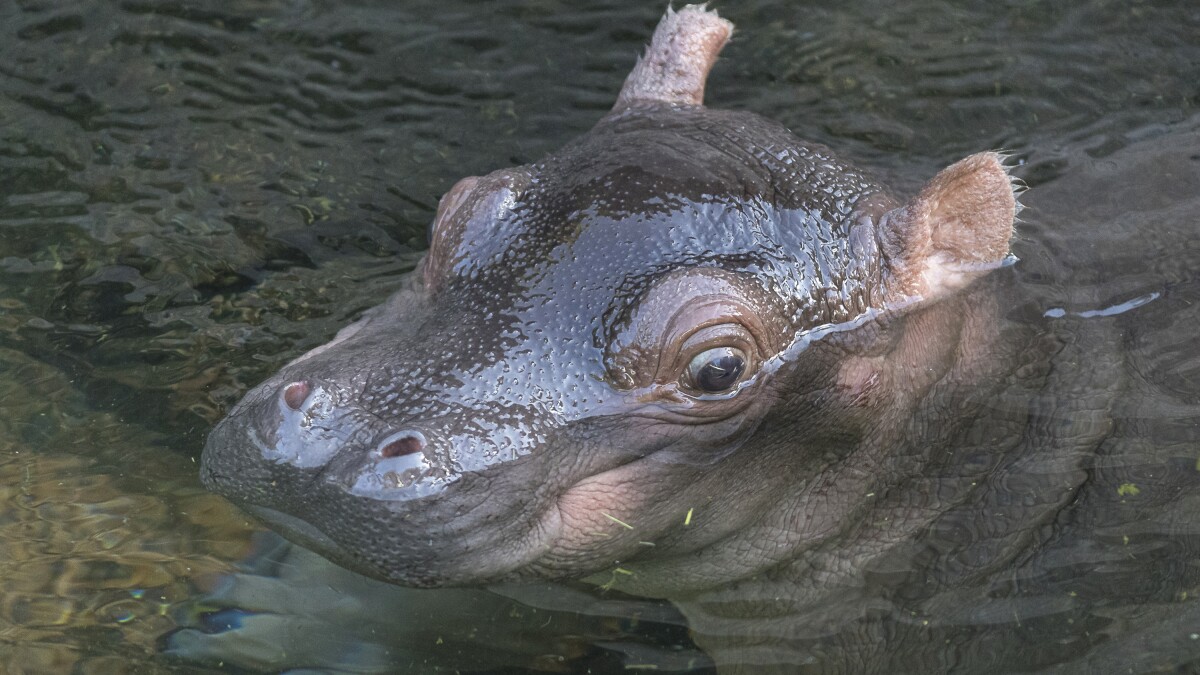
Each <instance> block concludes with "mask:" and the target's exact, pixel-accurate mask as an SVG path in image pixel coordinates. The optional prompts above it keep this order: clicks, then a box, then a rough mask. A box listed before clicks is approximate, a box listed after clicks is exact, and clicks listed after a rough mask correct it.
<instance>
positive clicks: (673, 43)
mask: <svg viewBox="0 0 1200 675" xmlns="http://www.w3.org/2000/svg"><path fill="white" fill-rule="evenodd" d="M732 34H733V24H732V23H730V22H728V21H726V20H725V19H722V18H721V17H719V16H717V13H716V12H715V11H711V12H710V11H708V10H707V9H705V8H704V6H703V5H688V6H687V7H684V8H683V9H681V10H679V11H678V12H676V11H674V10H672V9H671V8H670V7H667V13H666V14H665V15H663V18H662V19H660V20H659V22H658V27H657V28H655V29H654V37H653V38H651V40H650V46H649V47H647V48H646V55H645V56H643V57H642V58H639V59H638V62H637V65H636V66H634V67H633V70H632V71H631V72H630V73H629V77H627V78H625V86H624V87H622V88H621V95H620V96H618V97H617V103H616V105H614V106H613V109H612V111H613V112H614V113H617V112H621V111H622V110H625V109H627V108H632V107H635V106H638V105H654V104H667V105H703V103H704V83H705V82H706V81H707V80H708V71H710V70H712V67H713V64H714V63H716V61H717V54H718V53H719V52H720V51H721V49H722V48H723V47H724V46H725V43H727V42H729V36H730V35H732Z"/></svg>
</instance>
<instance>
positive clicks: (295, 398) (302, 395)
mask: <svg viewBox="0 0 1200 675" xmlns="http://www.w3.org/2000/svg"><path fill="white" fill-rule="evenodd" d="M310 391H312V387H311V386H309V384H308V383H307V382H305V381H303V380H301V381H299V382H293V383H291V384H289V385H288V386H286V387H284V388H283V402H284V403H286V404H287V407H289V408H291V409H292V410H299V409H300V406H302V405H304V401H305V400H307V399H308V394H309V392H310Z"/></svg>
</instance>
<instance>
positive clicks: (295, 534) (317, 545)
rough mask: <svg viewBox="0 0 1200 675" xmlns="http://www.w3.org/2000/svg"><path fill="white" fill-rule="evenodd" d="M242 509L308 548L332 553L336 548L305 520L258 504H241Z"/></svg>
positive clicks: (332, 541)
mask: <svg viewBox="0 0 1200 675" xmlns="http://www.w3.org/2000/svg"><path fill="white" fill-rule="evenodd" d="M242 508H244V509H246V510H247V511H249V512H250V513H251V514H253V515H254V517H255V518H258V519H259V520H261V521H263V522H264V523H266V524H268V525H270V527H271V529H274V530H279V531H281V532H282V533H283V534H284V535H285V536H287V537H288V538H289V539H299V540H300V541H304V542H307V543H306V546H307V547H308V548H311V549H314V550H320V551H334V550H337V548H338V547H337V542H335V541H334V540H333V539H331V538H330V537H329V535H327V534H325V533H324V532H322V531H321V530H320V528H318V527H317V526H316V525H313V524H312V523H310V522H308V521H307V520H304V519H302V518H297V517H296V516H293V515H290V514H287V513H284V512H283V511H277V510H275V509H273V508H270V507H268V506H260V505H258V504H243V505H242Z"/></svg>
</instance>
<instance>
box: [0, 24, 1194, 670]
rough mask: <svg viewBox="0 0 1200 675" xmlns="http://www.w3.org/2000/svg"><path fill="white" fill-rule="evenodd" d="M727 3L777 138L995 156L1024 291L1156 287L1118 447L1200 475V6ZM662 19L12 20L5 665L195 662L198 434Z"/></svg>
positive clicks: (712, 94)
mask: <svg viewBox="0 0 1200 675" xmlns="http://www.w3.org/2000/svg"><path fill="white" fill-rule="evenodd" d="M726 4H728V5H729V6H724V5H722V6H719V7H718V8H719V9H720V10H721V11H722V13H723V14H724V15H726V16H728V17H729V18H731V19H732V20H733V21H734V22H735V23H736V24H737V27H738V31H737V33H736V35H735V39H734V42H733V43H732V44H731V45H730V46H729V47H728V48H727V49H726V51H725V53H724V56H723V59H722V61H721V62H720V63H719V64H718V66H717V68H716V70H715V72H714V74H713V77H712V79H711V80H710V83H709V89H708V91H709V96H708V102H709V105H712V106H721V107H730V108H739V109H747V110H753V111H755V112H758V113H761V114H764V115H766V116H768V117H772V118H775V119H779V120H781V121H782V122H784V123H785V124H787V125H788V126H789V127H790V128H791V129H792V130H793V131H795V132H796V133H797V134H798V135H799V136H801V137H804V138H808V139H812V140H816V141H819V142H823V143H826V144H828V145H830V146H832V147H833V148H835V149H836V150H838V151H839V152H840V153H841V154H843V155H844V156H847V157H850V158H853V159H855V160H857V161H858V162H860V163H861V164H863V165H866V166H870V167H872V168H874V169H876V170H877V171H878V172H879V173H880V174H882V175H883V176H884V177H885V178H886V179H887V180H889V181H890V182H891V183H892V184H893V185H894V186H895V187H897V189H898V190H900V191H904V190H911V189H912V188H913V187H914V186H917V185H919V184H920V183H921V182H923V181H924V180H925V179H926V178H928V177H929V176H930V175H932V174H933V173H934V172H935V171H936V170H937V169H938V168H940V167H941V166H944V165H946V164H949V163H950V162H952V161H954V160H955V159H957V158H959V157H961V156H963V155H965V154H968V153H969V152H973V151H976V150H980V149H987V148H1002V149H1005V150H1007V151H1008V152H1010V153H1012V155H1013V157H1014V161H1016V162H1018V163H1020V164H1021V165H1022V166H1021V168H1020V169H1019V170H1018V173H1019V174H1020V175H1021V177H1022V178H1024V180H1025V181H1026V182H1027V183H1028V184H1029V186H1030V187H1031V188H1032V191H1031V192H1030V193H1029V196H1028V199H1027V201H1029V203H1030V204H1031V205H1033V206H1034V207H1039V208H1034V209H1030V210H1029V211H1026V212H1025V213H1024V214H1023V217H1024V218H1025V220H1026V223H1025V224H1024V225H1023V226H1022V227H1021V228H1020V236H1021V240H1020V241H1019V242H1018V244H1017V252H1018V254H1019V255H1020V256H1021V257H1022V258H1023V259H1025V261H1026V262H1025V263H1024V264H1025V268H1024V269H1025V271H1024V272H1022V273H1023V274H1025V275H1026V276H1025V279H1026V280H1027V283H1029V284H1032V285H1039V284H1040V285H1042V286H1045V287H1047V288H1048V289H1049V290H1048V291H1047V295H1046V296H1045V297H1054V298H1057V299H1059V300H1061V303H1062V304H1061V307H1063V308H1065V310H1066V311H1072V312H1079V311H1094V310H1099V309H1103V308H1106V307H1111V306H1113V305H1114V304H1117V303H1121V302H1126V301H1128V300H1130V299H1133V298H1137V297H1142V296H1145V295H1146V294H1151V293H1155V292H1157V293H1159V294H1160V295H1159V296H1157V298H1156V299H1155V300H1154V301H1152V302H1150V303H1149V304H1147V305H1145V306H1144V307H1140V308H1133V309H1130V311H1129V313H1128V316H1127V317H1126V318H1125V319H1123V320H1124V321H1125V322H1126V323H1124V324H1121V328H1120V330H1121V331H1123V333H1122V334H1123V335H1124V344H1125V347H1126V349H1127V350H1128V354H1129V356H1128V361H1129V364H1130V365H1129V366H1128V368H1127V370H1129V371H1130V372H1132V373H1134V374H1135V377H1136V378H1137V382H1139V383H1141V384H1139V385H1138V386H1135V387H1134V388H1133V390H1134V391H1139V392H1141V394H1139V396H1141V398H1139V399H1138V400H1137V401H1126V403H1127V407H1126V409H1124V410H1123V412H1122V417H1121V425H1120V426H1119V429H1118V433H1117V434H1116V436H1117V437H1120V438H1125V439H1127V440H1128V441H1129V442H1130V443H1132V444H1134V445H1136V446H1137V447H1142V448H1146V453H1147V456H1158V455H1162V456H1170V457H1172V458H1175V459H1178V461H1176V462H1175V463H1174V464H1172V466H1185V465H1184V464H1181V462H1187V461H1193V460H1195V459H1196V457H1200V451H1197V447H1200V446H1198V445H1197V439H1200V432H1198V431H1197V428H1198V427H1200V407H1198V406H1200V384H1198V382H1200V380H1198V379H1197V377H1196V376H1197V375H1198V374H1200V356H1198V354H1200V350H1198V349H1197V348H1196V347H1195V346H1193V345H1191V342H1192V341H1193V338H1194V335H1195V333H1196V326H1197V322H1196V313H1195V311H1192V310H1191V307H1192V306H1193V302H1194V301H1195V300H1200V290H1198V289H1197V287H1196V282H1195V280H1194V278H1193V277H1194V275H1195V270H1197V269H1200V249H1198V248H1197V246H1196V244H1195V242H1194V237H1193V236H1192V235H1194V233H1195V232H1196V230H1197V222H1198V221H1197V220H1196V219H1195V218H1193V217H1192V216H1191V214H1192V213H1195V208H1197V207H1200V195H1197V194H1196V192H1195V190H1194V186H1195V185H1197V182H1196V180H1195V175H1196V172H1197V163H1196V161H1195V160H1196V158H1197V157H1200V140H1198V138H1197V129H1198V128H1200V38H1198V37H1197V36H1200V6H1198V5H1196V4H1194V3H1187V2H1117V1H1112V2H1108V1H1102V0H1097V1H1094V2H1089V3H1082V2H1080V3H1062V2H1048V1H1042V2H1038V1H1034V0H1028V1H1026V0H1022V1H1012V2H971V3H952V2H929V1H923V2H919V3H906V4H903V5H902V6H897V3H891V2H869V1H861V2H858V1H850V2H826V3H795V2H738V3H736V4H734V3H726ZM661 11H662V5H661V3H646V2H642V1H641V0H629V1H626V2H589V3H566V2H556V1H552V0H528V1H525V2H489V3H469V2H456V1H454V0H441V1H439V2H425V1H410V2H403V3H398V2H384V1H382V0H379V1H374V2H371V1H358V2H341V3H334V2H322V1H319V0H236V1H226V0H222V1H217V0H213V1H211V2H154V1H152V0H146V1H144V0H128V1H125V2H117V1H115V0H114V1H112V2H100V1H87V2H65V1H63V2H53V1H48V0H46V1H42V0H15V2H13V3H9V4H4V5H0V495H2V498H0V670H4V671H5V672H11V673H21V672H30V673H40V672H68V671H71V670H74V672H81V673H101V672H105V673H107V672H159V671H168V670H172V669H178V668H182V667H184V666H180V665H179V664H178V663H175V662H169V661H167V660H164V659H163V657H161V656H160V655H158V653H157V649H158V645H159V641H160V638H161V636H162V635H163V634H165V633H167V632H168V631H170V630H171V629H172V628H174V627H175V625H176V622H177V620H179V619H180V617H181V616H186V615H188V611H186V610H187V607H188V606H187V604H186V601H187V600H188V599H189V598H193V597H195V596H196V595H197V594H198V593H199V592H200V591H201V590H203V589H209V588H211V587H212V584H213V583H214V582H213V581H212V580H213V579H216V578H219V575H220V574H221V573H222V572H229V571H231V570H232V569H233V565H235V564H236V563H237V562H238V561H240V560H242V559H243V558H244V557H245V556H246V555H247V554H249V553H250V552H251V551H252V549H253V546H254V543H253V540H252V538H251V536H252V534H253V533H254V532H255V530H256V529H257V528H256V526H254V525H252V524H250V523H248V522H247V521H246V519H244V518H243V517H242V516H241V515H239V514H238V513H237V512H236V511H235V510H234V509H232V508H231V507H229V506H228V505H226V504H225V503H224V502H223V501H222V500H220V499H218V498H215V497H212V496H209V495H207V494H206V493H205V492H204V491H203V490H202V489H201V488H200V486H199V482H198V480H197V477H196V458H197V457H198V455H199V452H200V449H201V446H202V444H203V440H204V437H205V434H206V433H207V430H208V429H209V428H210V427H211V426H212V425H213V423H214V422H215V421H216V420H217V419H219V418H220V416H221V415H222V412H223V411H224V410H225V409H226V408H228V407H229V406H230V405H231V404H232V403H233V402H234V401H236V400H237V399H238V398H239V396H240V395H241V394H242V393H243V392H245V390H246V389H247V388H248V387H250V386H251V385H253V384H254V383H256V382H257V381H259V380H261V379H262V378H264V377H265V376H267V375H268V374H269V373H271V372H273V371H274V370H276V369H277V368H278V367H279V366H281V365H282V364H283V363H285V362H286V361H288V360H289V359H291V358H292V357H294V356H296V355H297V354H299V353H301V352H303V351H305V350H307V349H309V348H311V347H313V346H315V345H317V344H319V343H322V342H324V341H325V340H327V339H328V338H329V337H330V336H331V335H332V334H333V333H334V332H335V331H336V329H337V328H338V327H340V326H342V325H344V324H346V323H348V322H349V321H350V320H351V319H353V318H354V317H355V316H356V315H357V314H358V313H359V312H361V311H362V310H363V309H365V308H367V307H370V306H372V305H374V304H377V303H378V302H379V301H381V300H382V299H383V298H384V297H385V296H386V295H387V294H388V293H389V291H390V290H391V289H393V288H394V287H395V286H396V285H397V283H398V281H399V279H400V277H401V275H402V274H403V273H404V272H405V271H407V270H409V269H411V267H412V265H413V263H414V262H415V260H416V257H415V256H416V254H417V253H419V252H420V251H421V250H422V249H423V248H424V246H425V228H426V224H427V223H428V221H429V220H430V219H431V217H432V215H433V211H434V208H435V206H436V203H437V199H438V197H439V196H440V195H441V193H442V192H443V191H444V190H446V189H447V188H448V187H449V186H450V185H451V184H452V183H453V181H454V180H456V179H457V178H459V177H461V176H464V175H468V174H482V173H486V172H488V171H490V170H492V169H494V168H497V167H501V166H508V165H512V164H519V163H525V162H529V161H532V160H534V159H536V158H538V157H539V156H541V155H543V154H544V153H546V152H549V151H551V150H552V149H554V148H556V147H558V146H559V145H561V144H562V143H563V142H564V141H566V140H567V139H569V138H571V137H573V136H575V135H577V134H579V133H582V132H584V131H586V130H587V129H588V128H589V127H590V126H591V125H592V124H593V123H594V122H595V121H596V120H597V119H598V118H599V117H600V116H601V115H602V114H603V113H604V112H605V111H606V110H607V109H608V108H609V107H610V106H611V104H612V101H613V99H614V97H615V95H616V92H617V91H618V89H619V88H620V84H621V82H622V81H623V79H624V76H625V74H626V72H627V71H628V69H629V67H630V66H631V65H632V63H633V59H634V57H635V55H636V54H637V53H638V52H639V50H640V48H641V46H642V45H643V44H644V43H645V42H646V40H647V39H648V36H649V35H650V33H651V31H652V29H653V26H654V24H655V22H656V20H657V18H658V16H659V15H660V14H661ZM1160 157H1168V159H1166V160H1162V161H1159V158H1160ZM1189 162H1191V163H1190V164H1189ZM1133 164H1136V166H1137V169H1136V170H1134V169H1130V168H1129V167H1130V166H1132V165H1133ZM1189 172H1191V173H1189ZM1039 191H1042V192H1043V194H1047V195H1053V197H1052V198H1044V200H1043V201H1040V202H1039V201H1038V199H1039V198H1038V196H1037V195H1038V193H1039ZM1072 303H1074V304H1072ZM1056 306H1057V305H1056ZM1047 309H1053V307H1047ZM1134 312H1137V314H1136V315H1135V314H1134ZM1155 453H1158V454H1157V455H1156V454H1155ZM1189 453H1191V454H1189ZM1189 458H1191V459H1189ZM1195 466H1196V469H1197V470H1200V463H1197V464H1196V465H1195ZM1187 468H1190V465H1186V466H1185V470H1186V469H1187ZM1130 482H1135V481H1132V480H1131V481H1130ZM1187 503H1189V504H1193V505H1194V504H1195V503H1196V502H1195V500H1192V501H1190V502H1187ZM1184 513H1185V516H1184V522H1183V523H1182V525H1180V524H1179V522H1176V525H1179V527H1182V528H1183V529H1184V530H1186V529H1187V528H1188V527H1191V528H1192V530H1191V531H1192V532H1193V534H1195V532H1196V530H1197V529H1200V528H1197V526H1196V524H1195V522H1194V521H1192V522H1188V521H1187V518H1186V512H1184ZM1197 517H1198V518H1200V516H1197ZM1189 550H1192V551H1194V549H1189ZM1188 555H1191V554H1190V553H1189V554H1188ZM1180 564H1181V565H1183V566H1191V567H1193V568H1194V567H1195V566H1196V565H1197V564H1198V562H1197V560H1196V559H1194V558H1191V557H1189V558H1187V559H1184V560H1181V561H1180ZM1164 583H1168V584H1169V583H1171V582H1170V581H1169V580H1167V581H1165V582H1164ZM1189 594H1190V596H1189ZM1196 595H1197V592H1196V590H1195V589H1190V588H1185V587H1178V588H1176V587H1169V588H1166V589H1165V591H1164V597H1177V598H1179V601H1180V602H1181V603H1183V602H1187V601H1188V598H1189V597H1190V598H1192V599H1193V600H1194V598H1195V597H1196ZM1147 611H1148V612H1150V611H1151V610H1147ZM1153 611H1155V612H1158V611H1160V610H1159V609H1157V608H1155V609H1154V610H1153ZM614 613H615V614H617V615H620V614H621V613H620V612H619V611H615V610H614ZM1196 615H1197V611H1196V609H1195V607H1194V606H1189V608H1188V609H1187V611H1186V613H1185V614H1183V615H1181V616H1184V618H1183V619H1180V620H1181V621H1182V620H1190V621H1195V620H1196V619H1195V617H1196ZM1187 617H1190V618H1187ZM1121 620H1122V621H1126V622H1134V623H1136V622H1135V621H1134V619H1130V618H1129V617H1122V618H1121ZM664 621H669V617H668V618H664ZM599 624H603V621H600V622H598V625H599ZM1154 625H1172V624H1170V623H1169V621H1168V623H1167V624H1154ZM600 628H603V626H602V625H600ZM610 628H611V630H612V634H613V635H618V634H624V633H626V632H630V627H629V626H628V625H622V626H615V627H613V626H610ZM593 629H595V627H593ZM593 629H589V630H593ZM1194 629H1195V630H1196V631H1200V624H1198V625H1195V626H1194ZM1106 630H1107V631H1108V633H1109V634H1116V633H1120V632H1121V631H1118V630H1117V629H1114V628H1112V627H1109V628H1107V629H1106ZM1130 630H1132V629H1130ZM1189 630H1191V629H1189ZM584 632H586V631H584ZM677 632H678V633H679V635H680V636H682V632H681V631H677ZM1125 632H1129V631H1125ZM644 639H649V638H644ZM1100 642H1103V641H1102V640H1101V641H1100ZM1144 644H1147V645H1153V641H1152V640H1151V641H1147V642H1145V643H1144ZM572 649H574V652H571V650H570V649H567V650H565V651H564V653H568V652H571V653H576V654H578V653H585V652H587V651H588V648H587V646H586V644H585V645H584V646H578V645H577V646H576V647H575V648H572ZM1197 649H1198V650H1200V645H1198V646H1197ZM1147 650H1148V654H1150V655H1152V654H1153V652H1154V648H1153V647H1152V646H1151V647H1147ZM531 651H534V652H536V649H534V650H531ZM1173 653H1174V654H1178V653H1179V650H1175V651H1174V652H1173ZM542 656H543V657H544V656H545V655H542ZM581 658H582V660H581V661H579V662H577V663H576V664H575V665H574V666H573V665H572V663H571V662H570V661H568V662H567V663H566V664H565V665H564V664H562V663H560V662H558V661H549V660H547V659H545V658H542V659H541V660H538V658H537V657H536V656H531V657H530V662H529V664H525V665H529V666H530V667H533V666H538V667H545V668H568V669H569V668H572V667H577V668H586V667H587V664H588V663H589V662H588V661H587V657H581ZM629 662H630V661H629V660H628V659H627V660H626V663H629ZM579 663H582V664H584V665H578V664H579ZM1148 663H1149V662H1148ZM1196 663H1197V662H1196V661H1192V662H1191V664H1192V665H1191V667H1193V668H1194V667H1196ZM590 664H591V665H592V666H593V667H594V668H596V669H603V668H606V667H611V668H614V669H618V670H619V669H620V661H619V660H618V659H608V660H605V659H603V658H599V657H595V656H594V655H593V656H592V657H591V661H590ZM683 665H684V666H686V663H684V664H683ZM1152 665H1154V666H1155V667H1164V668H1167V669H1170V668H1175V667H1183V668H1186V667H1187V666H1180V665H1179V664H1178V663H1157V662H1155V663H1153V664H1152ZM681 667H682V666H681ZM1148 668H1149V666H1148ZM597 672H600V671H599V670H597ZM1188 672H1190V671H1188Z"/></svg>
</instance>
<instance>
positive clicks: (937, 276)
mask: <svg viewBox="0 0 1200 675" xmlns="http://www.w3.org/2000/svg"><path fill="white" fill-rule="evenodd" d="M1000 160H1001V157H1000V155H998V154H996V153H994V152H982V153H979V154H976V155H971V156H970V157H967V158H966V159H963V160H960V161H958V162H956V163H954V164H951V165H950V166H948V167H946V168H945V169H943V170H942V171H941V172H939V173H938V175H936V176H934V177H933V180H931V181H929V183H927V184H926V185H925V187H924V188H923V189H922V190H921V192H920V193H919V194H918V195H917V196H916V197H914V198H913V199H912V200H910V201H909V202H908V204H906V205H904V206H902V207H900V208H898V209H895V210H892V211H889V212H888V213H886V214H885V215H884V216H883V219H882V220H881V222H880V229H879V235H880V237H879V238H880V243H881V245H882V247H883V250H884V253H885V254H886V256H887V259H888V266H889V267H890V272H891V277H892V282H893V284H894V287H895V288H896V289H897V290H898V291H899V292H900V293H902V294H904V295H916V296H920V297H925V298H930V297H936V296H938V295H941V294H943V293H946V292H949V291H953V290H956V289H958V288H961V287H962V286H965V285H966V284H967V283H968V282H970V281H971V280H972V279H974V278H976V277H978V276H979V275H981V274H983V273H984V272H986V271H988V270H990V269H993V268H995V267H998V266H1000V265H1001V264H1003V263H1004V261H1005V260H1006V259H1007V257H1008V252H1009V240H1010V239H1011V238H1012V232H1013V219H1014V218H1015V217H1016V214H1017V209H1018V204H1017V201H1016V197H1015V195H1014V192H1013V182H1012V178H1011V177H1010V176H1009V175H1008V171H1007V170H1006V169H1005V167H1004V165H1003V164H1002V163H1001V161H1000Z"/></svg>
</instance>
